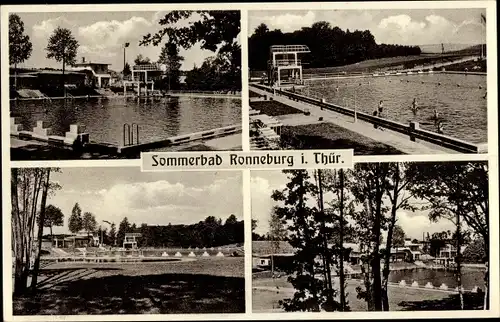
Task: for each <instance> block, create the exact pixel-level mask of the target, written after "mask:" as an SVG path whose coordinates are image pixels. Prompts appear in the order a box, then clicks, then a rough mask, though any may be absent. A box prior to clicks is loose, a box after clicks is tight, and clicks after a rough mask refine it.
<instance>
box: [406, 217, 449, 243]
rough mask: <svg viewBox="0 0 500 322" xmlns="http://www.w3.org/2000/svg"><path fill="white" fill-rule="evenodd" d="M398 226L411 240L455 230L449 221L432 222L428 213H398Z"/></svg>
mask: <svg viewBox="0 0 500 322" xmlns="http://www.w3.org/2000/svg"><path fill="white" fill-rule="evenodd" d="M397 224H398V225H400V226H401V227H402V228H403V230H404V232H405V234H406V236H407V237H409V238H412V239H413V238H417V239H422V233H427V232H429V234H430V235H432V234H433V233H435V232H441V231H444V230H453V229H454V225H453V223H451V222H450V221H448V220H445V219H442V220H439V221H438V222H431V221H430V220H429V217H428V215H427V214H426V213H418V212H416V213H411V214H410V213H408V212H406V211H399V212H398V213H397Z"/></svg>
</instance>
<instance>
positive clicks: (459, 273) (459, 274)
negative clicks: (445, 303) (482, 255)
mask: <svg viewBox="0 0 500 322" xmlns="http://www.w3.org/2000/svg"><path fill="white" fill-rule="evenodd" d="M457 183H458V182H457ZM460 210H461V207H460V204H459V202H457V230H456V235H457V256H456V258H455V263H456V265H457V288H458V296H459V297H460V309H461V310H463V309H464V295H463V293H462V270H461V267H460V266H461V265H460V264H461V258H460V257H461V252H460V246H461V242H460V239H461V237H462V236H460V234H461V231H460Z"/></svg>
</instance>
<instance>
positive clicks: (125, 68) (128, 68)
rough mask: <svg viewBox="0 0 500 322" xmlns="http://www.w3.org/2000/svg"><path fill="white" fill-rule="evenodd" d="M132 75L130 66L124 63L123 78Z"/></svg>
mask: <svg viewBox="0 0 500 322" xmlns="http://www.w3.org/2000/svg"><path fill="white" fill-rule="evenodd" d="M129 75H132V70H131V69H130V65H129V64H128V63H125V67H124V68H123V76H124V77H126V76H129Z"/></svg>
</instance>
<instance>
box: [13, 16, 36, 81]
mask: <svg viewBox="0 0 500 322" xmlns="http://www.w3.org/2000/svg"><path fill="white" fill-rule="evenodd" d="M32 50H33V45H32V44H31V41H30V37H29V36H28V35H25V34H24V22H23V21H22V20H21V18H20V17H19V16H18V15H17V14H10V15H9V64H10V65H14V73H15V75H14V88H16V89H17V65H18V64H20V63H22V62H24V61H25V60H27V59H28V58H29V57H30V56H31V52H32Z"/></svg>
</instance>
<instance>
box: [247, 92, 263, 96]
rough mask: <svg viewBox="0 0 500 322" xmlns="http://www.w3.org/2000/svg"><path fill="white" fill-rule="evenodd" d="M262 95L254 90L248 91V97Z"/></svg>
mask: <svg viewBox="0 0 500 322" xmlns="http://www.w3.org/2000/svg"><path fill="white" fill-rule="evenodd" d="M261 96H262V95H260V94H258V93H256V92H254V91H248V97H261Z"/></svg>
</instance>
